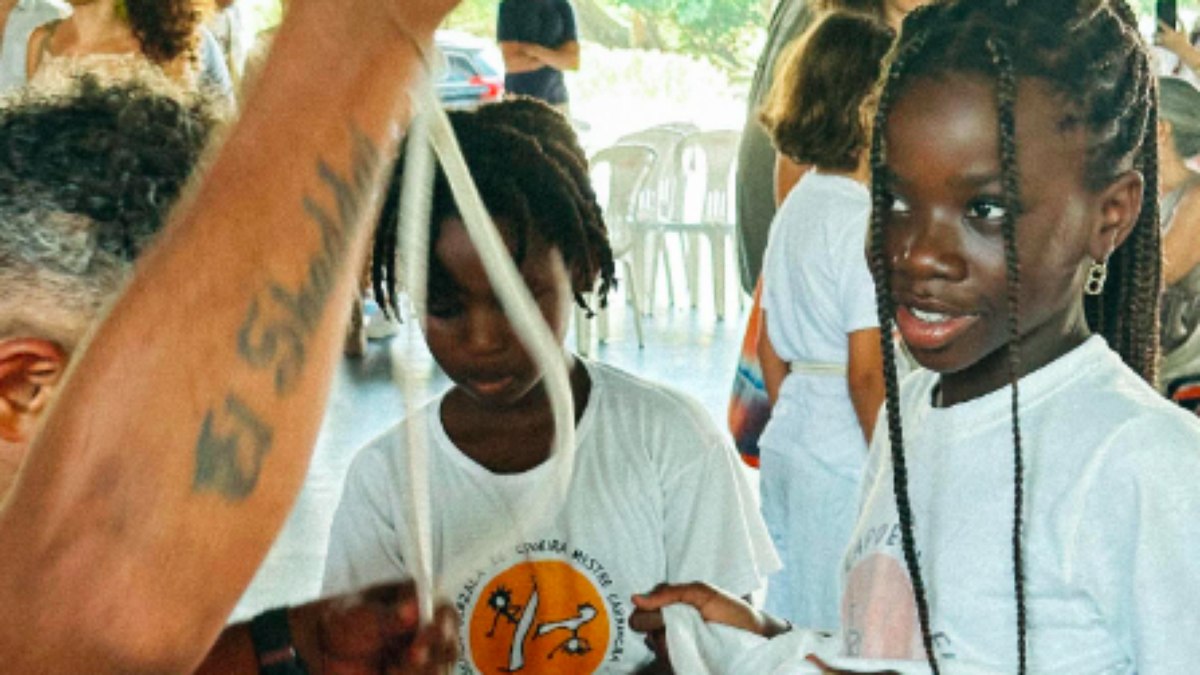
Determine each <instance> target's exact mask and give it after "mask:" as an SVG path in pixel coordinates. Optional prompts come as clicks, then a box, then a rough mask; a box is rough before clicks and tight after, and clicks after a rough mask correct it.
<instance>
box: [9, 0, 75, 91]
mask: <svg viewBox="0 0 1200 675" xmlns="http://www.w3.org/2000/svg"><path fill="white" fill-rule="evenodd" d="M70 12H71V8H70V7H69V6H67V4H66V3H64V2H60V1H59V0H0V26H3V28H4V32H3V36H2V37H0V94H6V93H8V92H11V91H13V90H15V89H19V88H21V87H23V86H25V80H26V76H25V59H26V55H27V54H28V46H29V36H30V35H32V34H33V31H34V30H35V29H37V28H38V27H39V26H41V25H43V24H46V23H49V22H51V21H55V20H58V19H61V18H63V17H64V16H66V15H67V14H69V13H70Z"/></svg>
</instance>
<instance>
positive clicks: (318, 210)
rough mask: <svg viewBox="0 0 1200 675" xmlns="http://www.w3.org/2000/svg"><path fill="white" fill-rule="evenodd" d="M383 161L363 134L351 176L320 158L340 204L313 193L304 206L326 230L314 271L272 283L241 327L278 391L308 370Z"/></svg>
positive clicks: (249, 355) (254, 360)
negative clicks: (330, 204) (290, 284)
mask: <svg viewBox="0 0 1200 675" xmlns="http://www.w3.org/2000/svg"><path fill="white" fill-rule="evenodd" d="M378 164H379V157H378V153H377V152H376V150H375V147H374V146H373V145H372V144H371V141H370V140H369V139H367V138H365V137H363V136H362V135H361V134H357V133H356V134H355V135H354V154H353V158H352V161H351V175H350V176H348V177H343V176H339V175H338V174H337V172H335V171H334V170H333V169H332V168H330V166H329V165H328V164H326V163H325V162H324V161H320V162H318V164H317V175H318V176H319V177H320V179H321V182H322V183H324V184H325V186H326V187H328V188H329V191H330V192H332V193H333V196H334V198H335V200H336V203H337V209H336V210H335V211H334V212H333V213H330V212H329V210H327V209H326V208H325V207H323V206H321V205H320V204H318V203H317V202H316V201H315V200H313V199H312V198H311V197H308V196H306V197H305V198H304V211H305V212H306V213H307V214H308V216H309V218H310V219H312V221H313V222H315V223H316V224H317V227H318V228H319V229H320V231H321V249H320V251H318V252H317V254H316V255H314V256H313V258H312V259H311V260H310V261H309V262H308V275H307V276H306V277H305V278H304V279H303V280H302V281H301V282H300V284H299V286H298V287H296V288H295V289H291V288H287V287H285V286H284V285H283V284H280V283H278V282H274V281H273V282H271V283H269V284H268V285H267V290H266V292H265V293H264V294H263V295H262V296H261V297H258V298H255V299H254V300H253V301H252V302H251V303H250V309H249V311H248V312H247V314H246V320H245V321H244V322H243V323H242V327H241V329H240V330H239V331H238V354H239V355H241V357H242V359H243V360H244V361H246V363H249V364H250V365H252V366H254V367H256V368H273V369H274V371H275V392H276V393H277V394H279V395H280V396H283V395H285V394H288V393H290V392H291V390H292V389H293V388H294V387H295V384H296V378H297V377H298V376H299V375H300V373H301V372H303V371H304V365H305V363H306V362H307V352H308V345H309V342H310V340H311V339H312V336H313V334H314V333H316V330H317V326H318V325H319V324H320V321H321V315H322V314H324V313H325V306H326V305H327V304H328V300H329V293H330V291H331V290H333V286H334V283H335V282H336V280H337V275H338V273H339V272H340V271H341V270H342V268H343V266H345V264H346V255H345V253H346V247H347V245H348V244H349V239H350V232H351V229H352V228H353V227H354V226H355V225H357V224H358V222H359V216H360V215H362V212H363V208H364V207H365V206H366V204H367V202H368V201H369V197H370V190H371V179H372V177H373V176H374V175H375V167H376V166H377V165H378Z"/></svg>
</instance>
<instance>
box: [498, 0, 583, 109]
mask: <svg viewBox="0 0 1200 675" xmlns="http://www.w3.org/2000/svg"><path fill="white" fill-rule="evenodd" d="M496 39H497V40H498V41H499V42H500V51H501V52H502V53H503V54H504V70H505V76H504V87H505V89H507V90H508V92H509V93H511V94H523V95H525V96H532V97H534V98H539V99H541V100H543V101H545V102H547V103H549V104H550V105H553V106H555V107H557V108H559V109H560V110H563V111H564V112H565V111H566V107H567V102H568V96H567V86H566V83H565V82H564V81H563V71H564V70H578V69H579V40H578V36H577V34H576V30H575V10H573V9H572V8H571V5H570V3H569V2H567V0H503V1H502V2H501V3H500V15H499V18H498V20H497V22H496Z"/></svg>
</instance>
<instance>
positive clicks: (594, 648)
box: [469, 560, 610, 674]
mask: <svg viewBox="0 0 1200 675" xmlns="http://www.w3.org/2000/svg"><path fill="white" fill-rule="evenodd" d="M609 632H610V629H609V616H608V611H607V608H606V605H605V603H604V600H603V598H602V596H601V595H600V593H599V591H598V590H597V588H596V586H595V585H594V584H593V583H592V581H591V580H589V579H588V578H587V577H586V576H584V575H583V574H582V573H580V572H579V571H578V570H576V569H575V568H573V567H572V566H571V565H570V564H569V563H567V562H563V561H559V560H541V561H525V562H520V563H517V564H515V565H513V566H512V567H510V568H508V569H507V570H505V571H504V572H501V573H500V574H498V575H496V576H495V577H494V578H493V579H492V580H491V581H490V582H489V583H488V584H487V586H486V587H484V589H483V591H482V592H481V593H480V594H479V596H478V601H477V602H476V603H475V608H474V611H473V612H472V613H471V618H470V622H469V633H470V634H469V644H470V651H471V658H472V660H473V661H474V663H475V667H476V668H477V669H478V670H479V671H480V672H481V673H489V674H490V673H591V672H594V671H595V670H596V669H597V668H598V667H599V666H600V664H601V663H602V662H603V661H604V658H605V653H606V652H607V651H608V643H609Z"/></svg>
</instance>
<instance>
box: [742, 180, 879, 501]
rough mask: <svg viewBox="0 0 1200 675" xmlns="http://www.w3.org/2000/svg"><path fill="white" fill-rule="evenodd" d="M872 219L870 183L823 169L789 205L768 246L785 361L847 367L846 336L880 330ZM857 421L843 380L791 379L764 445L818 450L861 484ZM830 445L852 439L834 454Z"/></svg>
mask: <svg viewBox="0 0 1200 675" xmlns="http://www.w3.org/2000/svg"><path fill="white" fill-rule="evenodd" d="M870 214H871V197H870V192H869V191H868V190H867V188H866V187H865V186H863V185H861V184H860V183H857V182H855V181H854V180H851V179H849V178H845V177H842V176H833V175H828V174H822V173H819V172H817V171H809V172H808V173H807V174H805V175H804V177H802V178H801V179H800V182H799V183H797V184H796V186H795V187H794V188H792V191H791V192H790V193H789V194H788V196H787V199H785V200H784V202H783V205H782V206H781V207H780V209H779V213H778V214H776V217H775V223H774V225H772V227H771V235H770V240H769V242H768V244H767V252H766V257H765V258H764V263H763V296H762V304H763V311H764V312H766V317H767V333H768V335H769V337H770V338H771V345H772V346H773V347H774V348H775V352H776V353H777V354H778V355H779V356H780V358H782V359H783V360H784V361H788V362H804V363H814V364H832V365H838V366H843V367H844V366H845V365H846V363H847V361H848V360H849V340H848V338H847V336H848V335H849V334H850V333H853V332H856V331H860V330H865V329H868V328H876V327H878V326H879V317H878V313H877V311H876V306H875V284H874V282H873V281H872V279H871V271H870V269H869V267H868V266H867V260H866V253H865V248H864V247H865V244H866V238H867V225H868V222H869V220H870ZM858 424H859V423H858V417H857V415H856V414H855V412H854V405H853V403H852V402H851V400H850V393H849V390H848V389H847V386H846V378H845V376H830V375H809V374H805V373H790V374H789V375H788V376H787V377H786V378H784V381H783V384H782V386H781V387H780V391H779V400H778V402H777V403H776V405H775V407H774V409H773V410H772V412H771V422H770V423H769V424H768V425H767V427H766V429H764V431H763V437H762V439H761V441H760V445H761V446H762V448H763V451H764V452H768V451H773V450H775V449H785V448H787V449H790V448H793V447H795V446H796V445H797V444H798V443H799V444H800V445H803V446H813V447H811V448H810V450H812V451H813V452H815V453H816V454H818V455H821V457H822V458H823V460H824V461H825V462H826V463H827V465H828V467H829V468H830V469H832V470H834V471H837V472H840V473H842V474H844V475H846V476H847V477H857V475H858V473H859V471H860V470H861V467H862V462H863V457H864V454H865V452H866V447H865V446H866V443H865V441H863V439H862V431H861V430H860V429H859V426H858ZM797 434H804V436H805V437H806V438H809V439H812V441H813V443H805V442H803V441H804V439H801V438H798V436H797ZM830 439H845V442H844V443H842V442H840V440H839V441H838V442H837V443H836V445H837V447H829V446H830ZM814 444H819V445H821V446H823V447H821V448H819V449H818V448H817V447H816V445H814ZM843 446H845V447H843ZM789 454H791V453H789Z"/></svg>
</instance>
